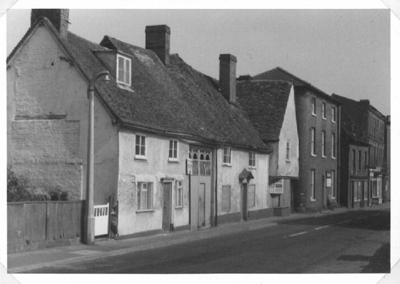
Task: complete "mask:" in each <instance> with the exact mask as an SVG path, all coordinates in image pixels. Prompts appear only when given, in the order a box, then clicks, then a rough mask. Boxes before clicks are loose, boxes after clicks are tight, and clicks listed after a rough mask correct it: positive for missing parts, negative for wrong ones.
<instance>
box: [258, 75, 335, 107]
mask: <svg viewBox="0 0 400 284" xmlns="http://www.w3.org/2000/svg"><path fill="white" fill-rule="evenodd" d="M253 79H255V80H282V81H289V82H291V83H293V85H294V87H295V88H308V89H310V90H312V91H314V92H315V93H316V94H317V95H320V96H321V97H323V98H324V99H326V100H329V101H331V102H333V103H336V104H338V102H337V101H336V100H335V99H334V98H332V97H331V96H329V95H328V94H327V93H325V92H323V91H321V90H320V89H318V88H317V87H315V86H313V85H312V84H310V83H308V82H306V81H304V80H302V79H300V78H299V77H297V76H295V75H293V74H291V73H289V72H288V71H286V70H284V69H282V68H280V67H276V68H274V69H271V70H269V71H266V72H263V73H260V74H258V75H255V76H253Z"/></svg>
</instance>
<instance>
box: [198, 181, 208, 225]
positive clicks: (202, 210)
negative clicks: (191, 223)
mask: <svg viewBox="0 0 400 284" xmlns="http://www.w3.org/2000/svg"><path fill="white" fill-rule="evenodd" d="M205 197H206V184H205V183H200V185H199V207H198V208H199V222H198V226H199V228H200V227H204V226H205V225H206V202H205Z"/></svg>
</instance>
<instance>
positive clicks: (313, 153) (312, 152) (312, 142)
mask: <svg viewBox="0 0 400 284" xmlns="http://www.w3.org/2000/svg"><path fill="white" fill-rule="evenodd" d="M311 155H313V156H315V155H316V154H315V127H311Z"/></svg>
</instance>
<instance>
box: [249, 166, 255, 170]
mask: <svg viewBox="0 0 400 284" xmlns="http://www.w3.org/2000/svg"><path fill="white" fill-rule="evenodd" d="M249 169H252V170H256V169H257V167H256V166H249Z"/></svg>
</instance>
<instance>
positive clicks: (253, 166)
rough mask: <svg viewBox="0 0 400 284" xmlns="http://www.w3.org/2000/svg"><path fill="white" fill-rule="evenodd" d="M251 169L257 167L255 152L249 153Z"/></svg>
mask: <svg viewBox="0 0 400 284" xmlns="http://www.w3.org/2000/svg"><path fill="white" fill-rule="evenodd" d="M252 161H253V163H252ZM249 167H250V168H255V167H256V153H255V152H249Z"/></svg>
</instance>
